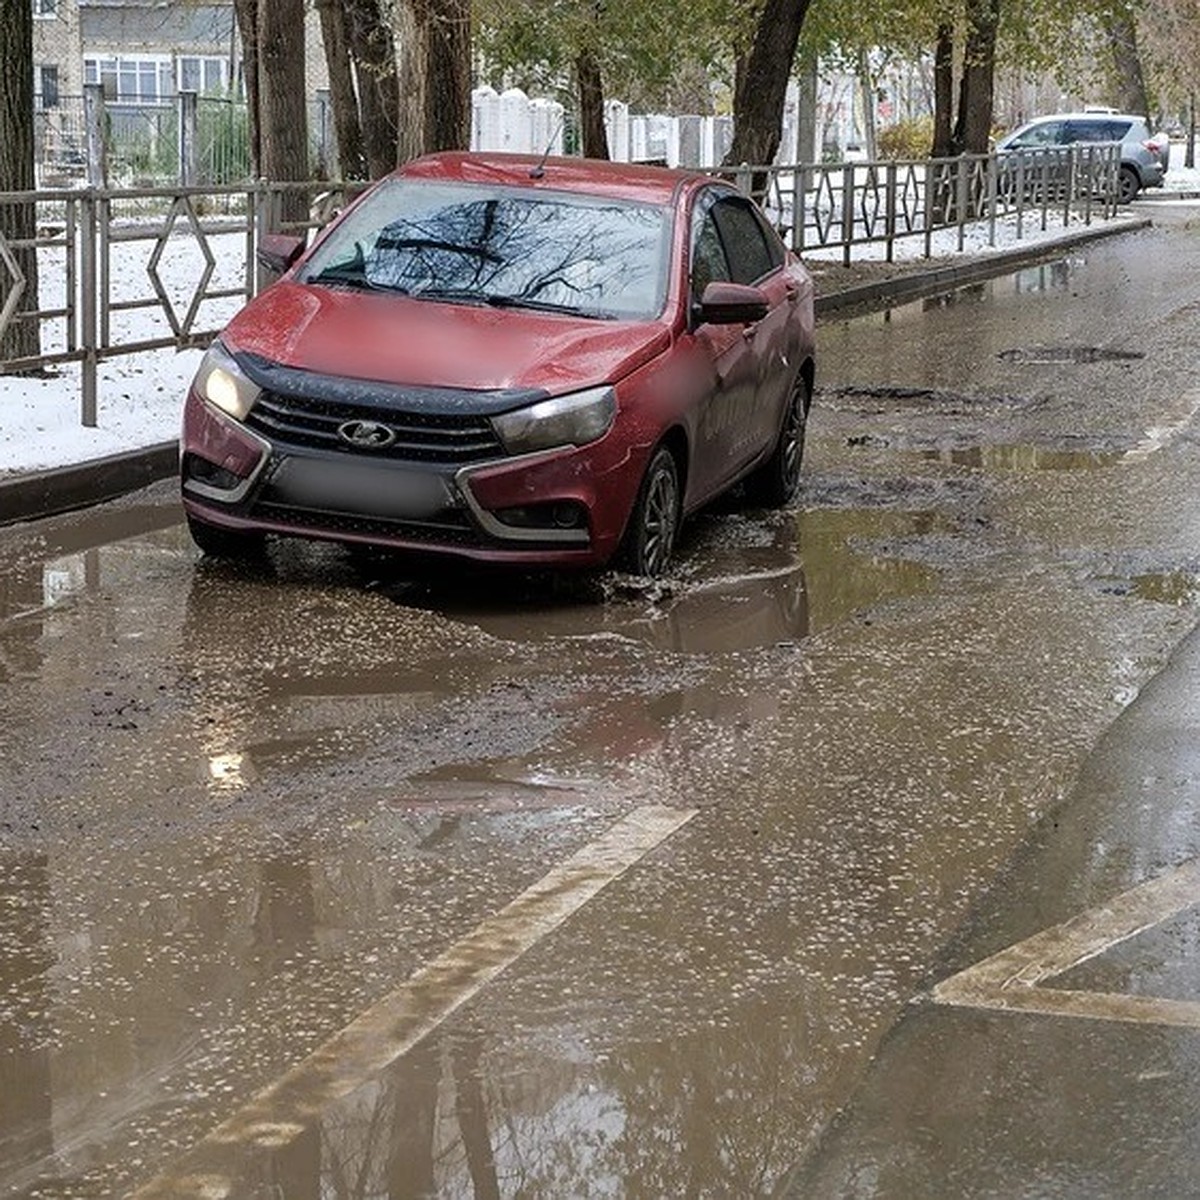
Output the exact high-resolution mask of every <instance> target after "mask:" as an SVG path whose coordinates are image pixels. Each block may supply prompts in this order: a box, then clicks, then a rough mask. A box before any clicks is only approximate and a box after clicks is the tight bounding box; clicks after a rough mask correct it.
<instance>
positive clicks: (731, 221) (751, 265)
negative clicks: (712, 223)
mask: <svg viewBox="0 0 1200 1200" xmlns="http://www.w3.org/2000/svg"><path fill="white" fill-rule="evenodd" d="M713 213H714V215H715V216H716V218H717V228H718V229H719V230H720V232H721V240H722V241H723V242H724V243H725V250H726V252H727V254H728V255H729V269H730V273H731V275H732V276H733V282H734V283H757V282H758V281H759V280H760V279H762V277H763V276H764V275H769V274H770V273H771V271H772V270H773V269H774V268H775V266H776V265H777V264H775V263H772V261H771V253H770V251H769V250H768V249H767V238H766V235H765V234H764V232H763V229H762V226H761V225H760V224H759V221H758V217H757V216H756V215H755V212H754V208H753V206H752V205H751V204H750V201H749V200H743V199H741V198H740V197H732V198H730V199H728V200H718V201H717V203H716V204H714V205H713Z"/></svg>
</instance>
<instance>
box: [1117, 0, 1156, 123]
mask: <svg viewBox="0 0 1200 1200" xmlns="http://www.w3.org/2000/svg"><path fill="white" fill-rule="evenodd" d="M1107 32H1108V39H1109V41H1110V42H1111V43H1112V49H1113V63H1114V65H1115V66H1116V69H1117V106H1118V107H1119V108H1120V110H1121V111H1122V112H1126V113H1136V114H1137V115H1138V116H1140V117H1146V118H1149V116H1150V101H1149V99H1148V98H1147V96H1146V80H1145V77H1144V76H1143V74H1142V60H1141V57H1140V56H1139V54H1138V48H1137V31H1136V30H1135V29H1134V24H1133V17H1132V16H1131V15H1130V14H1129V13H1128V12H1124V13H1120V14H1118V15H1116V16H1113V17H1110V18H1109V19H1108V21H1107Z"/></svg>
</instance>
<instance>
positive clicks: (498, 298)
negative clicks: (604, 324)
mask: <svg viewBox="0 0 1200 1200" xmlns="http://www.w3.org/2000/svg"><path fill="white" fill-rule="evenodd" d="M483 299H484V301H485V302H486V303H487V304H490V305H492V307H493V308H530V309H533V310H534V311H535V312H557V313H569V314H570V315H571V316H573V317H596V318H597V319H599V320H603V321H612V320H615V319H616V315H617V314H616V313H611V312H605V311H603V310H602V309H595V308H593V309H587V308H580V307H579V306H578V305H577V304H559V303H556V302H555V301H553V300H538V299H537V298H536V297H533V296H509V295H505V294H503V293H500V292H493V293H490V294H489V295H486V296H484V298H483Z"/></svg>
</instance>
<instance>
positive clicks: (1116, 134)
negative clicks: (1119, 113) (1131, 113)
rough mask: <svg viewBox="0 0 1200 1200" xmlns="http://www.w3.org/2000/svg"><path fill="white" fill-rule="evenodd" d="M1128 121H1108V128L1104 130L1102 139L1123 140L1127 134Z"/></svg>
mask: <svg viewBox="0 0 1200 1200" xmlns="http://www.w3.org/2000/svg"><path fill="white" fill-rule="evenodd" d="M1130 125H1131V122H1129V121H1109V122H1108V128H1107V129H1106V130H1105V131H1104V132H1105V136H1104V140H1105V141H1106V142H1123V141H1124V140H1125V139H1126V138H1127V137H1128V136H1129V128H1130Z"/></svg>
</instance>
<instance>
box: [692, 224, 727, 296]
mask: <svg viewBox="0 0 1200 1200" xmlns="http://www.w3.org/2000/svg"><path fill="white" fill-rule="evenodd" d="M729 278H730V274H729V263H728V261H727V260H726V258H725V248H724V247H723V246H722V245H721V235H720V234H719V233H718V232H717V223H716V221H715V220H714V219H713V210H712V209H711V208H710V209H709V210H708V212H707V213H705V214H704V216H703V217H702V218H701V220H700V225H699V228H698V229H697V230H696V234H695V241H694V243H693V245H692V299H693V300H695V301H699V299H700V297H701V296H702V295H703V294H704V289H705V288H706V287H708V285H709V284H710V283H713V282H714V281H716V282H725V281H727V280H728V279H729Z"/></svg>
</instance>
